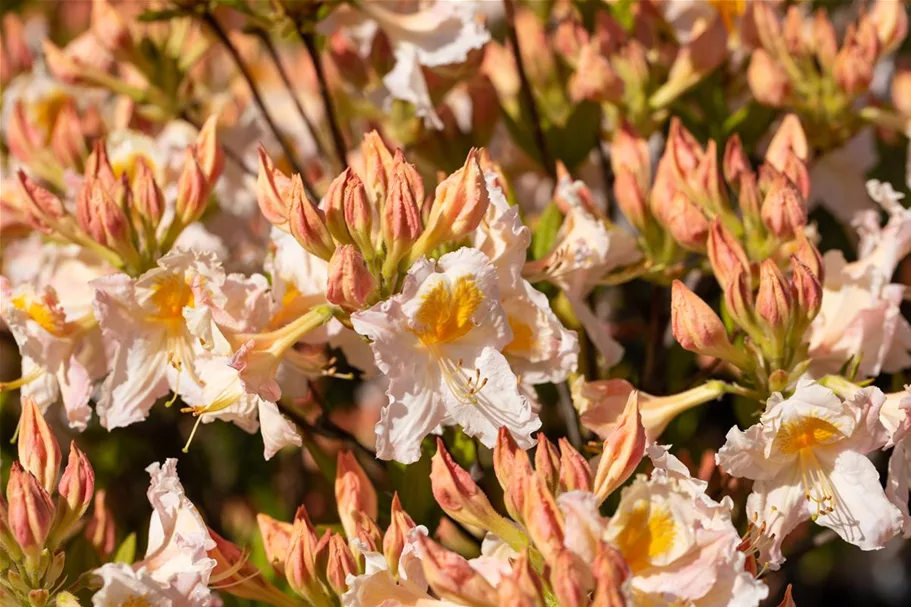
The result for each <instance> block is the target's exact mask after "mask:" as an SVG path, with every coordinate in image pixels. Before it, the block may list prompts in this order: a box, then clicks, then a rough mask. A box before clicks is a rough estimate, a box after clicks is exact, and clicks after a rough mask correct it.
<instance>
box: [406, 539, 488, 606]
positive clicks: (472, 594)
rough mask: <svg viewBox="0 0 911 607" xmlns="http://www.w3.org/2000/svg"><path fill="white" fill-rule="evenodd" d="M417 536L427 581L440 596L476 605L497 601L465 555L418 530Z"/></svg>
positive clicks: (460, 602) (444, 598) (485, 581)
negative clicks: (451, 550) (443, 545)
mask: <svg viewBox="0 0 911 607" xmlns="http://www.w3.org/2000/svg"><path fill="white" fill-rule="evenodd" d="M417 539H418V545H419V546H420V552H421V565H423V567H424V575H425V576H427V583H428V584H429V585H430V587H431V588H432V589H433V591H434V592H435V593H436V594H437V595H438V596H439V597H440V598H442V599H443V600H444V601H446V600H450V601H455V602H458V603H459V604H467V605H477V606H479V607H480V606H485V605H490V606H491V607H492V606H494V605H496V604H497V600H496V596H497V593H496V591H495V590H494V588H493V586H491V585H490V583H489V582H488V581H487V580H485V579H484V577H483V576H482V575H481V574H480V573H478V572H477V571H475V570H474V568H472V566H471V565H470V564H469V563H468V561H466V560H465V558H464V557H462V556H459V555H458V554H456V553H455V552H450V551H449V550H446V549H445V548H443V547H442V546H440V545H439V544H437V543H436V542H434V541H433V540H432V539H430V538H429V537H427V536H426V535H424V534H418V535H417Z"/></svg>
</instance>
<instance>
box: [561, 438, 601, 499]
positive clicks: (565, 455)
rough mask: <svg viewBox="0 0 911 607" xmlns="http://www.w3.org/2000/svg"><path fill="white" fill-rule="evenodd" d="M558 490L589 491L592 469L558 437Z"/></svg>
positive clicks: (571, 447)
mask: <svg viewBox="0 0 911 607" xmlns="http://www.w3.org/2000/svg"><path fill="white" fill-rule="evenodd" d="M559 444H560V488H561V489H562V490H563V491H591V490H592V482H593V479H592V469H591V466H589V465H588V462H587V461H586V460H585V457H583V456H582V454H581V453H579V452H578V451H576V449H575V448H574V447H573V446H572V445H571V444H570V443H569V441H568V440H566V439H565V438H563V437H560V441H559Z"/></svg>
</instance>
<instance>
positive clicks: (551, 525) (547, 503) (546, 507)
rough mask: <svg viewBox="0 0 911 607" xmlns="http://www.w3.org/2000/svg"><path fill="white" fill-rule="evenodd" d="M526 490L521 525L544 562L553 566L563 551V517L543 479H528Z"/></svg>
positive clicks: (538, 476) (536, 475) (536, 477)
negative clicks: (522, 524)
mask: <svg viewBox="0 0 911 607" xmlns="http://www.w3.org/2000/svg"><path fill="white" fill-rule="evenodd" d="M527 490H528V495H527V497H526V498H525V504H524V505H523V508H522V518H523V523H524V525H525V528H526V529H527V530H528V535H529V537H531V539H532V542H533V543H534V545H535V547H536V548H537V549H538V550H539V551H540V552H541V554H542V555H543V556H544V560H545V561H547V563H548V564H550V565H553V563H554V561H555V560H556V558H557V556H558V555H559V553H560V551H561V550H562V549H563V539H564V532H563V515H562V514H560V509H559V508H557V502H556V501H555V500H554V496H553V493H551V491H550V490H549V489H548V488H547V484H546V482H545V480H544V478H543V477H541V476H540V475H538V474H534V475H532V476H531V478H529V479H528V485H527Z"/></svg>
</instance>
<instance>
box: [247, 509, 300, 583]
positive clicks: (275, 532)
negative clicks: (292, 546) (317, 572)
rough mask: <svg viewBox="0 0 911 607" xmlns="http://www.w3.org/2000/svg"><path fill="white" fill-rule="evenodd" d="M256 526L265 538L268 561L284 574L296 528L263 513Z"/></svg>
mask: <svg viewBox="0 0 911 607" xmlns="http://www.w3.org/2000/svg"><path fill="white" fill-rule="evenodd" d="M256 524H257V526H258V527H259V534H260V535H261V536H262V538H263V549H264V550H265V552H266V560H267V561H269V563H271V564H272V566H273V567H275V569H276V570H277V571H280V572H282V573H284V571H285V556H286V555H287V554H288V544H289V543H290V542H291V532H292V531H293V529H294V526H293V525H292V524H291V523H285V522H283V521H278V520H275V519H274V518H272V517H271V516H269V515H268V514H262V513H260V514H257V515H256Z"/></svg>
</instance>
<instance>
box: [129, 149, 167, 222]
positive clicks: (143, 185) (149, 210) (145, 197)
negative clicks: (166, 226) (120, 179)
mask: <svg viewBox="0 0 911 607" xmlns="http://www.w3.org/2000/svg"><path fill="white" fill-rule="evenodd" d="M133 207H134V208H135V209H136V212H137V213H139V216H140V217H142V219H143V220H144V221H145V222H147V223H148V225H149V226H151V227H152V228H153V229H154V228H156V227H157V226H158V224H159V223H160V222H161V217H162V215H163V214H164V208H165V199H164V194H163V193H162V191H161V188H160V187H158V183H156V181H155V175H154V174H153V173H152V168H151V167H150V166H149V164H148V162H147V161H146V159H145V158H144V157H139V158H138V159H137V160H136V178H135V180H134V182H133Z"/></svg>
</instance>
